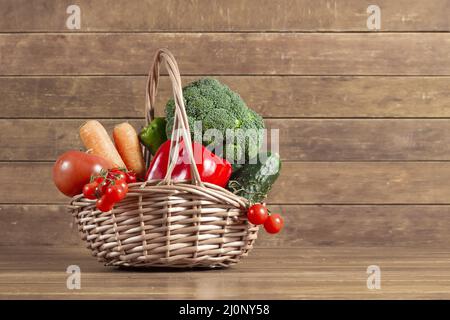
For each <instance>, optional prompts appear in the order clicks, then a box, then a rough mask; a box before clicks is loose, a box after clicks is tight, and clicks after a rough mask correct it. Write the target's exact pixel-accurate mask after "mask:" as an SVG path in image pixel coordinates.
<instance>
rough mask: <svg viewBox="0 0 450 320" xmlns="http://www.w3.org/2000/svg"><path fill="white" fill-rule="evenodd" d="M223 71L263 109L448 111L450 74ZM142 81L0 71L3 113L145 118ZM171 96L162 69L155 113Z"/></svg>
mask: <svg viewBox="0 0 450 320" xmlns="http://www.w3.org/2000/svg"><path fill="white" fill-rule="evenodd" d="M198 78H199V77H198V76H196V77H191V76H187V77H183V82H184V84H187V83H189V82H192V81H194V80H196V79H198ZM217 78H218V79H219V80H220V81H221V82H223V83H225V84H227V85H229V86H230V87H231V88H232V89H233V90H235V91H237V92H239V94H240V95H241V96H242V98H243V99H244V100H245V101H246V102H247V104H248V105H249V106H250V107H251V108H252V109H254V110H255V111H257V112H259V113H260V114H262V115H263V116H265V117H278V118H281V117H287V118H293V117H294V118H295V117H305V118H311V117H321V118H322V117H325V118H333V117H338V118H342V117H344V118H346V117H347V118H350V117H358V118H360V117H423V118H439V117H450V90H448V88H449V87H450V77H345V76H335V77H327V76H323V77H309V76H286V77H279V76H257V77H254V76H219V77H217ZM144 88H145V77H143V76H126V77H123V76H117V77H110V76H106V77H104V76H99V77H83V76H81V77H0V96H1V97H2V99H1V101H0V106H1V108H0V117H1V118H24V117H26V118H71V117H72V118H136V117H138V118H140V117H142V116H143V108H144V107H143V105H144V99H145V94H144V92H145V89H144ZM171 96H172V92H171V88H170V86H169V81H168V78H167V77H165V76H164V77H162V78H161V83H160V87H159V90H158V97H157V98H158V99H157V106H158V107H157V110H156V111H157V115H163V113H164V112H163V109H164V105H165V103H166V101H167V100H168V99H169V98H170V97H171Z"/></svg>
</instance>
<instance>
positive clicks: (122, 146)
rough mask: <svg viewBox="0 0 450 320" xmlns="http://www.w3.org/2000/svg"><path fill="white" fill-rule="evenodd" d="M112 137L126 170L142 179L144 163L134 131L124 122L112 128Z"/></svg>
mask: <svg viewBox="0 0 450 320" xmlns="http://www.w3.org/2000/svg"><path fill="white" fill-rule="evenodd" d="M113 137H114V142H115V143H116V147H117V150H118V151H119V154H120V156H121V157H122V159H123V161H124V162H125V165H126V166H127V168H128V170H133V171H134V172H136V175H137V176H138V177H139V178H140V179H144V176H145V162H144V157H143V155H142V148H141V144H140V142H139V138H138V135H137V133H136V130H134V128H133V126H132V125H130V124H129V123H128V122H124V123H121V124H118V125H117V126H116V127H115V128H114V131H113Z"/></svg>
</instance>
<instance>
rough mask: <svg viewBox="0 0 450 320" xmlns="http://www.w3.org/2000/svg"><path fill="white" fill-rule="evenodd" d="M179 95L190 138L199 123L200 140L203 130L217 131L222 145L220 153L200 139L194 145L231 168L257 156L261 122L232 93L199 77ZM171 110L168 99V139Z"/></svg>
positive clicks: (261, 127) (260, 142) (257, 116)
mask: <svg viewBox="0 0 450 320" xmlns="http://www.w3.org/2000/svg"><path fill="white" fill-rule="evenodd" d="M183 95H184V100H185V106H186V113H187V115H188V120H189V127H190V129H191V134H192V135H193V131H194V124H195V122H196V121H201V123H202V137H203V135H204V133H205V131H206V130H208V129H217V130H218V131H220V133H221V134H222V137H223V140H222V141H219V142H218V143H217V144H219V143H222V146H223V150H222V154H220V150H218V149H216V148H215V147H216V146H217V144H212V140H211V139H205V138H203V139H202V140H203V141H197V142H200V143H202V144H203V145H205V146H206V147H208V149H210V150H211V151H215V153H216V154H217V155H218V156H221V157H223V158H226V159H227V160H228V161H229V162H230V163H232V164H233V167H235V168H236V167H238V165H236V164H238V163H243V162H244V161H247V160H248V159H252V158H254V157H255V156H256V155H257V154H258V151H259V149H260V147H261V144H262V141H263V140H262V139H263V133H262V130H260V129H264V121H263V119H262V117H261V116H260V115H259V114H257V113H256V112H255V111H253V110H251V109H250V108H248V107H247V105H246V104H245V102H244V101H243V100H242V98H241V97H240V96H239V95H238V94H237V93H236V92H234V91H232V90H231V89H230V88H229V87H227V86H226V85H224V84H222V83H220V82H219V81H218V80H216V79H213V78H203V79H200V80H197V81H195V82H192V83H190V84H189V85H187V86H186V87H184V88H183ZM174 109H175V103H174V101H173V99H171V100H169V102H168V103H167V105H166V120H167V126H166V132H167V136H168V137H170V135H171V132H172V127H173V117H174ZM227 134H228V140H227V139H226V138H227ZM231 138H232V139H231ZM216 142H217V141H216ZM212 149H214V150H212ZM218 151H219V152H218Z"/></svg>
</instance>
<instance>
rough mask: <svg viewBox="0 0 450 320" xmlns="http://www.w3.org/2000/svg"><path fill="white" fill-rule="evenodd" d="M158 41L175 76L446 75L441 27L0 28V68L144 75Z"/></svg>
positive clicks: (447, 46) (448, 46)
mask: <svg viewBox="0 0 450 320" xmlns="http://www.w3.org/2000/svg"><path fill="white" fill-rule="evenodd" d="M161 47H167V48H169V49H170V50H171V51H172V52H174V55H175V57H176V58H177V61H178V64H179V66H180V70H181V73H182V75H183V74H192V75H194V74H195V75H201V74H211V75H221V74H222V75H242V74H244V75H246V74H255V75H268V74H285V75H450V60H449V59H448V58H447V57H448V56H449V53H450V38H449V37H448V35H447V34H446V33H384V34H383V33H363V34H362V33H349V34H341V33H336V34H327V33H315V34H310V33H306V34H298V33H276V34H275V33H265V34H258V33H232V34H230V33H209V34H194V33H181V34H180V33H175V34H173V33H151V34H148V33H133V34H122V33H111V34H104V33H94V34H0V53H1V55H0V57H1V60H0V75H52V74H54V75H83V74H90V75H117V74H133V75H144V74H146V73H147V70H148V68H149V66H150V63H151V61H152V60H151V59H152V57H153V53H154V52H155V51H156V49H157V48H161ZM405 57H407V58H405Z"/></svg>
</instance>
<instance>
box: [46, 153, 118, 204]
mask: <svg viewBox="0 0 450 320" xmlns="http://www.w3.org/2000/svg"><path fill="white" fill-rule="evenodd" d="M112 167H113V164H112V163H111V161H108V160H106V159H104V158H102V157H98V156H95V155H92V154H88V153H84V152H81V151H68V152H66V153H64V154H62V155H61V156H60V157H59V158H58V159H57V160H56V162H55V165H54V166H53V182H54V183H55V185H56V187H57V188H58V190H59V191H61V192H62V193H64V194H65V195H66V196H69V197H73V196H75V195H77V194H80V193H81V192H82V191H83V187H84V185H85V184H87V183H89V182H90V179H91V175H92V174H98V173H100V170H101V169H102V168H105V169H107V168H112Z"/></svg>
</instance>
